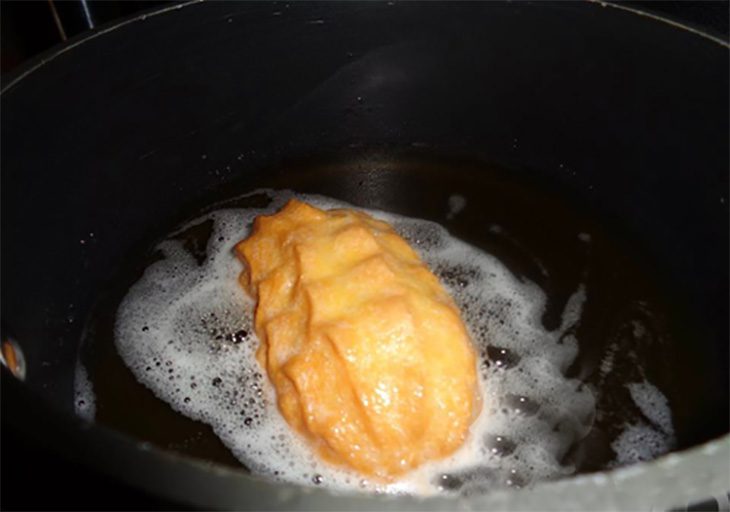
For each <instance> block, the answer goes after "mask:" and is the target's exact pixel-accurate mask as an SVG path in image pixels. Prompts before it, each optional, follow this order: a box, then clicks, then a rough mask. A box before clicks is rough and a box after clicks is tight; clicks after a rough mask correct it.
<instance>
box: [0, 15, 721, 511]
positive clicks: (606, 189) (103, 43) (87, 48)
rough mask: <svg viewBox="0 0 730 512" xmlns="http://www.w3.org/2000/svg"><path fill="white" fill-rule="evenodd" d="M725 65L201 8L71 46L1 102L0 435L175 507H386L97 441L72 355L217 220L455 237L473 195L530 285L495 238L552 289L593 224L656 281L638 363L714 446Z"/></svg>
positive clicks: (630, 46) (631, 40)
mask: <svg viewBox="0 0 730 512" xmlns="http://www.w3.org/2000/svg"><path fill="white" fill-rule="evenodd" d="M727 57H728V52H727V45H725V44H724V43H722V42H718V41H715V40H712V39H711V38H707V37H703V36H702V35H698V34H696V33H692V32H690V31H687V30H682V29H680V28H677V27H674V26H671V25H669V24H666V23H663V22H661V21H657V20H653V19H649V18H644V17H640V16H637V15H636V14H633V13H630V12H624V11H622V10H617V9H614V8H604V7H601V6H600V5H597V4H577V3H557V4H553V3H537V4H529V3H516V4H496V3H455V4H441V3H428V4H420V3H395V4H393V3H392V2H388V3H386V2H380V3H346V4H345V3H333V4H316V3H291V4H283V3H276V4H269V3H245V4H233V3H205V4H193V5H187V6H184V7H181V8H176V7H171V8H169V9H166V10H164V11H162V12H159V13H156V14H150V15H149V16H146V17H142V18H135V19H131V20H128V21H127V22H125V23H121V24H119V25H115V26H112V27H107V28H106V29H105V28H102V29H101V30H99V31H97V32H95V33H93V34H92V35H91V36H86V37H84V38H82V39H78V40H76V41H72V42H71V43H69V44H67V45H65V46H63V47H60V48H57V49H55V50H53V51H52V52H50V53H49V54H47V55H46V56H45V59H41V60H38V61H36V62H35V63H33V65H30V66H28V67H27V68H26V69H24V70H23V71H21V72H19V73H17V74H16V75H15V76H14V77H12V78H11V79H8V80H5V81H4V84H3V93H2V97H1V101H2V112H3V130H2V155H1V158H2V178H3V179H2V205H1V207H2V219H1V221H2V323H3V324H2V325H3V331H4V332H3V334H4V336H6V337H12V338H13V339H14V340H16V342H17V344H18V346H19V347H20V349H21V350H22V353H23V355H24V359H25V362H26V366H27V367H26V379H25V381H24V382H23V383H22V384H19V383H17V382H15V381H14V380H13V379H12V378H11V377H10V376H9V374H8V372H6V371H3V412H4V416H9V417H8V420H9V421H11V422H12V424H13V425H15V426H16V427H20V428H21V429H22V430H23V431H27V432H29V433H30V432H35V434H36V435H38V436H41V437H43V438H45V440H46V441H47V442H49V443H50V444H51V445H53V446H54V447H56V448H59V449H63V450H67V451H70V452H73V453H74V454H76V455H77V456H79V457H81V458H82V459H84V460H86V461H87V462H90V463H91V464H93V466H94V467H96V468H98V469H100V470H102V471H104V472H108V473H112V474H114V475H116V476H118V477H121V478H123V479H125V480H127V481H131V482H134V483H135V484H136V485H141V486H143V487H145V488H147V489H150V490H153V491H154V492H156V493H159V494H161V495H163V496H166V497H168V498H172V499H175V500H179V501H191V502H195V503H198V504H206V505H208V506H238V507H247V506H250V507H256V508H264V507H275V506H291V507H334V508H345V507H359V508H372V507H373V502H370V501H368V500H369V499H368V498H357V499H355V498H333V497H330V496H327V495H326V493H315V494H313V495H309V494H302V493H301V492H300V491H299V490H298V489H294V490H292V489H291V488H289V487H288V486H277V485H275V484H269V483H261V482H258V483H257V482H256V481H255V480H251V479H249V478H248V477H246V476H244V475H243V473H242V472H241V471H239V470H235V471H233V472H223V473H221V471H224V470H222V469H218V470H216V469H215V468H213V467H210V466H208V465H205V464H202V465H201V463H198V462H194V461H190V460H188V459H184V458H183V459H179V458H177V456H175V455H171V454H170V453H167V452H163V451H158V450H156V449H152V450H148V449H146V448H144V447H143V448H144V449H140V448H139V446H138V445H137V444H136V443H135V441H134V440H133V439H131V438H128V437H124V436H121V437H120V435H119V434H117V433H115V432H114V431H111V430H109V429H106V428H103V427H98V426H94V427H88V426H83V425H82V424H81V423H80V422H79V421H78V420H76V419H74V418H72V412H73V407H74V397H73V378H74V367H75V362H76V357H77V352H78V347H79V343H80V340H81V338H82V334H83V332H84V327H85V326H86V325H87V324H86V321H87V318H88V316H89V313H90V312H91V311H92V309H93V308H94V307H100V306H99V305H98V304H99V301H100V297H107V296H109V295H114V293H118V290H117V288H119V287H122V288H123V286H122V284H124V283H123V281H124V280H123V279H122V280H121V281H120V279H121V278H120V276H124V275H127V274H125V272H131V270H129V264H128V262H129V261H130V260H134V259H135V258H136V257H137V256H136V255H138V254H141V253H142V252H144V251H145V250H147V249H148V248H149V247H150V246H151V244H152V243H153V242H154V241H155V240H156V239H157V238H158V237H160V236H161V235H163V234H164V233H165V232H167V231H169V229H170V228H171V227H172V226H174V225H175V223H177V222H179V221H181V220H183V219H184V218H185V216H187V215H189V214H192V213H193V212H195V211H199V210H200V209H201V208H205V207H206V205H210V204H212V203H214V202H216V201H221V200H224V199H227V198H231V197H235V196H236V195H237V194H240V193H242V192H245V191H248V190H251V189H252V188H256V187H259V186H274V187H280V188H281V187H291V188H295V189H297V190H302V191H310V192H317V193H323V194H327V195H330V196H333V197H337V198H341V199H345V200H348V201H350V202H352V203H354V204H357V205H361V206H367V207H375V208H383V209H387V210H391V211H395V212H399V213H406V214H409V215H413V216H418V217H425V218H432V219H435V220H438V221H442V222H445V219H444V216H445V213H446V210H445V206H444V205H446V204H447V201H448V197H449V195H450V194H451V193H453V192H455V191H458V192H460V193H463V194H465V195H466V196H468V208H467V209H466V210H465V215H463V216H458V217H456V218H455V219H453V220H452V221H450V222H449V223H448V227H449V229H451V230H452V231H453V232H454V233H456V234H458V235H459V236H461V237H462V238H465V239H467V240H469V241H472V242H473V243H477V244H479V245H482V246H484V247H485V248H487V249H493V250H494V251H496V252H499V251H503V256H504V257H505V258H507V259H509V260H510V261H512V262H513V264H514V265H515V268H517V271H519V272H523V273H524V274H525V275H526V276H527V277H528V278H532V279H537V280H539V276H537V274H535V273H534V269H531V268H530V266H529V264H527V263H521V261H522V260H521V259H520V255H519V254H518V253H519V251H515V250H513V249H514V248H513V249H509V247H508V246H509V244H508V243H506V242H505V243H501V242H499V241H498V240H490V239H489V237H488V236H487V235H486V234H485V233H484V232H483V228H484V226H485V223H487V222H490V221H493V220H494V219H498V220H499V221H500V222H501V223H502V224H506V225H507V226H510V227H511V229H512V231H514V232H516V233H517V236H518V238H519V237H520V236H522V238H523V239H524V240H528V242H526V243H527V245H528V246H530V244H532V245H531V246H530V247H532V249H534V250H538V249H539V250H538V252H540V253H541V254H542V255H543V256H544V257H545V258H547V259H548V260H550V261H554V262H555V265H556V266H557V267H556V268H562V267H560V264H559V262H560V261H566V260H565V258H564V257H566V256H567V257H568V258H570V257H571V254H572V253H571V251H570V249H565V246H564V245H561V244H559V243H557V241H559V240H562V239H563V238H561V237H566V236H568V233H570V232H572V231H575V230H576V229H578V228H580V227H583V226H586V225H589V226H600V228H597V229H599V230H600V231H601V232H602V233H605V236H606V239H607V240H608V239H610V240H613V241H616V240H617V242H615V243H616V246H617V247H621V248H622V249H621V250H619V251H618V252H611V251H608V252H606V253H605V254H604V257H603V260H602V261H603V263H601V264H600V265H599V267H598V268H602V269H604V270H606V272H608V271H609V270H610V271H611V272H615V274H611V276H612V278H611V279H608V278H607V279H606V281H614V282H617V283H624V285H625V286H624V285H621V286H618V285H617V287H616V289H617V290H619V291H616V292H615V293H619V294H620V293H626V294H630V290H632V289H634V288H633V287H634V284H636V283H637V282H638V281H642V279H644V277H646V282H647V283H649V284H646V287H647V288H646V289H651V293H652V294H653V295H652V296H653V297H665V298H666V300H665V299H660V300H664V302H663V304H664V306H663V307H664V309H663V311H665V312H666V315H665V316H666V317H667V318H668V320H667V322H668V323H669V324H671V325H669V326H668V327H667V329H668V330H669V331H671V336H670V338H671V340H672V342H671V344H670V345H668V346H666V347H662V350H661V351H659V352H658V353H651V354H647V355H646V356H645V357H646V359H647V361H649V360H654V363H651V364H653V365H654V367H655V369H654V370H653V371H654V373H655V374H656V375H657V376H658V377H657V379H659V381H660V384H661V385H662V389H663V390H664V391H665V393H666V394H667V395H668V397H669V398H670V401H671V402H672V406H673V410H674V412H675V415H676V416H677V417H678V418H679V419H678V427H677V428H678V433H677V435H678V442H679V446H678V448H681V449H684V448H691V447H693V446H697V445H700V444H702V443H704V442H706V441H709V440H711V439H714V438H717V437H719V436H722V435H723V434H725V433H727V432H728V389H727V382H728V322H727V318H728V317H727V312H728V268H727V267H728V265H727V263H728V95H727V91H728V67H727ZM494 190H500V191H507V192H506V193H505V194H498V195H495V193H494ZM92 233H93V235H92ZM612 243H613V242H612ZM490 244H491V245H490ZM609 245H610V244H609ZM510 251H512V252H510ZM533 252H534V251H533ZM551 255H552V256H551ZM573 255H574V254H573ZM610 255H614V256H615V258H612V256H610ZM621 258H626V259H625V260H622V259H621ZM523 259H524V258H523ZM567 261H571V260H570V259H568V260H567ZM612 262H613V263H612ZM601 265H603V266H601ZM564 266H565V267H566V268H565V269H563V270H564V271H565V272H567V271H568V270H567V267H570V265H564ZM647 269H650V271H649V274H651V275H650V276H647V275H646V272H644V271H645V270H647ZM531 272H532V274H531ZM558 272H559V271H558ZM622 272H623V273H622ZM536 276H537V277H536ZM557 281H558V282H556V283H554V287H555V294H556V296H558V297H559V296H560V294H561V293H565V289H564V288H566V287H567V284H565V286H562V285H561V283H562V282H563V281H561V280H560V279H558V280H557ZM568 282H569V278H568V277H566V278H565V279H564V283H568ZM642 282H643V281H642ZM120 283H122V284H120ZM127 284H128V283H127ZM541 284H542V285H544V286H548V285H549V284H550V283H541ZM561 286H562V287H561ZM607 286H608V285H607ZM641 286H644V285H643V284H636V287H638V288H641ZM611 289H612V290H613V288H611ZM622 290H623V291H622ZM627 290H629V291H627ZM614 291H615V290H614ZM108 300H112V299H108ZM675 313H676V315H675ZM675 320H676V322H675V324H676V325H675V324H673V322H674V321H675ZM601 325H602V324H601V323H600V321H598V320H596V323H595V324H594V326H593V330H594V331H595V332H596V333H600V332H601V329H602V327H601ZM596 350H597V351H599V352H600V349H599V348H596ZM586 353H587V354H589V353H591V349H590V348H586ZM575 371H576V372H577V371H579V370H578V369H576V370H575ZM129 430H131V431H133V432H134V429H132V428H130V429H128V431H129ZM142 438H143V439H144V436H142ZM152 440H153V442H154V443H155V444H153V446H161V447H162V448H165V443H164V442H163V441H162V440H160V439H156V438H155V439H152ZM145 447H146V445H145ZM204 452H205V450H203V453H204ZM100 454H103V456H100ZM221 457H223V456H221ZM213 458H214V459H215V457H213ZM218 462H221V461H220V460H219V461H218ZM589 469H590V468H589ZM196 489H197V490H196ZM201 489H207V490H201ZM251 489H257V492H255V493H252V491H251ZM649 494H650V493H649ZM649 494H647V496H649ZM312 496H314V497H312ZM688 498H689V497H688ZM310 499H311V500H324V501H308V500H310ZM637 499H639V500H640V499H643V498H641V497H637ZM389 503H391V502H389ZM392 503H393V505H392V506H393V507H395V508H400V507H402V506H412V505H413V504H412V503H411V504H410V505H409V504H408V503H405V504H404V503H402V502H392ZM515 503H517V502H515ZM441 505H443V503H441ZM377 506H378V507H379V506H381V504H378V505H377ZM387 506H390V505H387Z"/></svg>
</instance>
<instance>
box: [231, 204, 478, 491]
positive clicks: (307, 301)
mask: <svg viewBox="0 0 730 512" xmlns="http://www.w3.org/2000/svg"><path fill="white" fill-rule="evenodd" d="M236 252H237V254H238V256H239V258H240V259H241V260H242V261H243V262H244V263H245V270H244V272H243V273H242V274H241V283H242V285H243V286H244V287H245V289H246V290H247V291H248V292H249V293H250V294H251V295H252V296H253V297H254V298H257V299H258V304H257V306H256V312H255V327H256V332H257V334H258V336H259V338H260V340H261V346H260V347H259V349H258V352H257V357H258V360H259V362H260V363H261V365H262V366H263V367H264V368H266V371H267V373H268V376H269V378H270V380H271V382H272V383H273V385H274V387H275V389H276V393H277V399H278V405H279V409H280V411H281V413H282V414H283V416H284V418H285V419H286V420H287V422H288V423H289V424H290V425H291V426H292V427H294V428H295V429H296V430H297V431H299V432H300V433H301V434H303V435H304V436H305V437H306V438H307V439H308V440H309V441H310V442H311V443H312V444H313V445H314V447H315V448H316V450H317V451H318V452H319V454H320V455H321V456H323V457H324V458H325V459H327V460H329V461H331V462H334V463H337V464H344V465H347V466H349V467H351V468H354V469H356V470H358V471H360V472H362V473H365V474H367V475H372V476H376V477H379V478H383V479H390V478H392V477H394V476H397V475H399V474H402V473H404V472H406V471H408V470H409V469H412V468H414V467H416V466H418V465H419V464H421V463H423V462H426V461H428V460H431V459H437V458H441V457H444V456H446V455H448V454H450V453H452V452H453V451H454V450H456V449H457V448H458V447H459V446H460V445H461V444H462V442H463V441H464V439H465V437H466V435H467V432H468V429H469V425H470V424H471V422H472V420H473V419H474V417H475V416H476V413H477V412H478V409H479V397H478V395H477V391H476V389H477V377H476V364H475V356H474V351H473V348H472V345H471V342H470V340H469V337H468V335H467V332H466V329H465V327H464V324H463V322H462V321H461V318H460V316H459V312H458V310H457V308H456V306H455V305H454V303H453V300H452V299H451V297H450V296H449V295H448V294H447V293H446V291H445V290H444V289H443V287H442V286H441V284H440V283H439V281H438V279H437V278H436V276H434V275H433V274H432V273H431V272H430V271H429V270H428V268H427V267H426V266H425V265H424V264H423V263H422V262H421V260H420V258H419V257H418V255H417V254H416V253H415V251H414V250H413V249H411V247H410V246H409V245H408V243H407V242H406V241H405V240H403V239H402V238H401V237H400V236H398V234H397V233H396V232H395V231H394V230H393V229H392V228H391V227H390V226H389V225H388V224H386V223H385V222H381V221H378V220H375V219H373V218H372V217H370V216H368V215H366V214H363V213H360V212H356V211H351V210H331V211H323V210H320V209H317V208H314V207H312V206H309V205H307V204H305V203H302V202H300V201H297V200H291V201H290V202H289V203H288V204H287V205H286V206H285V207H284V208H283V209H282V210H281V211H280V212H278V213H276V214H275V215H271V216H260V217H258V218H257V219H256V221H255V222H254V226H253V232H252V234H251V236H250V237H249V238H248V239H246V240H244V241H242V242H240V243H239V244H238V245H237V246H236Z"/></svg>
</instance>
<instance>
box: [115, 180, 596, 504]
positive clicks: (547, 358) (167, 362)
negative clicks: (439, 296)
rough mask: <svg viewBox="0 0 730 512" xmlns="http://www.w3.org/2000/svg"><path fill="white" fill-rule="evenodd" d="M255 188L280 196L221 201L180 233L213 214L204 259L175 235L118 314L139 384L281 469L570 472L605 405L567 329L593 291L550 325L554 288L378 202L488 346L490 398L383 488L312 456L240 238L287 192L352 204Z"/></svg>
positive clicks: (292, 477) (330, 479)
mask: <svg viewBox="0 0 730 512" xmlns="http://www.w3.org/2000/svg"><path fill="white" fill-rule="evenodd" d="M253 194H258V195H265V196H268V197H269V199H270V204H269V205H268V206H267V207H265V208H260V209H229V210H218V211H216V212H213V213H210V214H208V215H205V216H203V217H201V218H199V219H196V220H195V221H192V222H190V223H188V224H186V225H185V226H183V227H182V228H181V229H180V230H178V231H177V232H176V233H181V232H183V231H184V230H185V229H187V228H189V227H191V226H193V225H196V224H199V223H201V222H205V221H213V224H214V227H213V234H212V235H211V236H210V239H209V242H208V246H207V257H206V259H205V261H203V263H202V264H198V262H197V261H196V259H195V258H194V257H193V256H192V255H191V254H189V253H188V251H187V250H186V249H185V248H184V247H183V244H182V242H180V241H175V240H168V241H165V242H163V243H162V244H161V245H160V246H159V250H160V251H162V253H163V254H164V259H162V260H161V261H157V262H156V263H154V264H152V265H151V266H150V267H149V268H147V270H146V272H145V273H144V275H143V277H142V278H141V279H140V281H139V282H137V283H136V284H135V285H134V286H132V288H131V289H130V290H129V292H128V294H127V296H126V297H125V299H124V300H123V302H122V304H121V305H120V308H119V311H118V314H117V319H116V326H115V340H116V346H117V349H118V351H119V353H120V354H121V356H122V358H123V359H124V361H125V362H126V364H127V365H128V366H129V367H130V369H131V370H132V372H133V373H134V375H135V376H136V377H137V379H138V380H139V381H140V382H142V383H143V384H145V385H146V386H148V387H149V388H150V389H151V390H152V391H153V392H154V393H155V394H156V395H157V396H158V397H159V398H161V399H162V400H165V401H166V402H168V403H169V404H170V405H171V406H172V407H173V408H174V409H175V410H177V411H179V412H180V413H182V414H184V415H186V416H189V417H191V418H194V419H197V420H201V421H204V422H206V423H208V424H210V425H211V426H212V427H213V429H214V431H215V432H216V434H217V435H218V436H219V437H220V438H221V440H222V441H223V442H224V443H225V444H226V445H227V446H228V447H229V448H230V449H231V451H232V452H233V453H234V454H235V456H236V457H238V458H239V459H240V460H241V461H242V462H243V463H244V464H245V465H247V466H248V467H249V468H251V469H252V471H254V472H257V473H260V474H263V475H266V476H269V477H272V478H276V479H281V480H286V481H291V482H297V483H302V484H310V485H315V484H318V485H327V486H329V487H331V488H334V489H344V490H362V489H366V490H375V491H380V492H394V493H401V492H409V493H419V494H430V493H434V492H437V491H439V489H442V490H443V489H445V490H446V491H448V490H450V489H451V490H453V489H455V488H457V487H458V488H460V489H461V490H462V491H464V492H468V491H469V490H474V489H477V490H478V489H482V488H489V487H494V486H503V485H520V486H522V485H527V484H529V483H530V482H532V481H535V480H539V479H543V478H554V477H557V476H562V475H566V474H570V473H571V472H572V471H573V469H572V468H570V467H564V466H562V465H561V464H560V460H561V458H562V457H563V455H564V454H565V452H566V451H567V450H568V449H569V447H570V446H571V445H572V444H573V443H574V442H576V441H577V440H579V439H580V438H582V437H583V436H584V435H585V434H586V433H587V431H588V430H589V428H590V426H591V423H592V420H593V415H594V411H595V401H594V398H593V395H592V393H591V392H590V390H589V389H588V388H587V387H585V386H581V384H580V382H578V381H577V380H572V379H568V378H566V377H565V376H564V375H563V372H564V371H565V369H566V368H567V367H568V366H569V365H570V364H571V363H572V361H573V360H574V358H575V356H576V354H577V350H578V345H577V340H576V339H575V338H574V336H573V335H572V334H570V333H571V332H573V330H574V327H575V325H576V323H577V322H579V320H580V314H581V309H582V304H583V301H584V300H585V296H586V293H585V290H584V289H583V288H582V287H580V288H579V289H578V290H577V291H576V292H575V293H574V295H573V296H572V297H571V298H570V300H569V301H568V304H567V305H566V308H565V312H564V315H563V318H562V322H561V325H560V327H559V328H558V329H557V330H555V331H547V330H546V329H545V328H544V327H543V325H542V323H541V316H542V313H543V311H544V308H545V303H546V298H545V295H544V293H543V291H542V290H541V289H540V288H539V287H537V286H536V285H534V284H532V283H530V282H526V281H522V280H520V279H518V278H517V277H515V276H514V275H513V274H512V273H511V272H510V271H509V270H508V269H507V268H506V267H505V266H504V265H503V264H502V263H500V262H499V261H498V260H497V259H496V258H494V257H492V256H490V255H489V254H486V253H484V252H482V251H481V250H479V249H477V248H475V247H472V246H469V245H467V244H465V243H463V242H461V241H459V240H457V239H455V238H454V237H452V236H450V235H449V234H448V232H447V231H446V230H445V229H444V228H442V227H441V226H440V225H438V224H436V223H433V222H429V221H424V220H417V219H411V218H406V217H401V216H396V215H392V214H387V213H383V212H375V211H370V212H369V213H371V214H372V215H373V216H375V217H377V218H380V219H382V220H385V221H387V222H389V223H391V224H392V225H393V226H394V227H395V228H396V229H397V230H398V231H399V233H401V235H402V236H404V238H406V239H407V240H409V241H410V242H411V243H412V245H413V246H414V248H415V249H416V250H417V251H418V252H419V253H420V254H421V256H422V257H423V258H424V261H426V262H427V263H428V264H429V266H430V267H431V269H432V270H434V272H435V273H436V274H437V275H439V277H440V278H441V279H442V282H443V283H444V285H445V286H446V287H447V289H448V290H449V291H450V292H451V293H452V295H453V296H454V298H455V300H456V302H457V303H458V305H459V307H460V308H461V311H462V314H463V317H464V320H465V322H466V323H467V325H468V328H469V330H470V332H471V335H472V338H473V340H474V342H475V344H476V345H477V347H478V350H479V352H480V382H481V388H482V389H481V391H482V396H483V398H484V404H485V405H484V408H483V410H482V413H481V414H480V416H479V418H477V420H476V421H475V423H474V425H473V426H472V428H471V432H470V436H469V438H468V440H467V441H466V443H465V444H464V446H462V448H461V449H460V450H459V451H458V452H457V453H455V454H454V455H453V456H451V457H449V458H448V459H445V460H441V461H437V462H431V463H429V464H425V465H423V466H422V467H420V468H418V469H417V470H415V471H413V472H412V473H410V474H408V475H406V476H405V477H404V478H403V479H401V480H400V481H398V482H396V483H393V484H390V485H387V486H383V485H381V484H377V483H373V482H368V481H366V480H364V479H363V478H362V477H361V476H359V475H357V474H354V473H352V472H349V471H346V470H341V469H338V468H334V467H332V466H330V465H328V464H325V463H323V462H322V461H320V460H319V459H318V458H317V457H316V456H314V455H313V454H312V453H311V451H310V450H309V448H308V446H306V445H305V444H304V443H303V442H302V441H301V440H300V439H299V437H298V435H297V434H295V433H293V431H292V430H291V429H290V428H289V427H288V425H287V424H286V422H285V421H284V420H283V418H282V417H281V415H280V414H279V412H278V410H277V408H276V405H275V396H274V391H273V389H272V387H271V386H270V385H269V383H268V381H267V379H266V376H265V375H262V374H263V373H264V372H263V371H262V369H261V368H260V367H259V365H258V363H257V361H256V360H255V357H254V353H255V350H256V348H257V346H258V344H259V341H258V340H257V338H256V336H255V334H254V332H253V328H252V310H253V306H254V304H253V302H252V301H251V299H249V298H248V297H247V296H246V295H245V294H244V292H243V291H242V289H241V287H240V286H239V284H238V276H239V273H240V271H241V264H240V263H239V262H238V261H237V259H236V258H235V257H234V255H233V252H232V249H233V247H234V245H235V244H236V243H237V242H238V241H239V240H241V239H242V238H244V237H246V236H247V235H248V230H249V228H250V225H251V223H252V221H253V219H254V218H255V217H256V216H257V215H260V214H271V213H273V212H274V211H276V210H278V209H279V208H281V206H283V205H284V204H285V203H286V201H287V200H288V199H289V198H291V197H295V196H296V197H299V198H300V199H302V200H304V201H307V202H308V203H310V204H313V205H315V206H318V207H321V208H339V207H350V208H351V206H350V205H347V204H345V203H342V202H339V201H335V200H332V199H328V198H323V197H320V196H302V195H296V194H294V193H293V192H290V191H269V190H264V191H256V192H255V193H252V194H251V195H253ZM488 361H489V362H488ZM442 475H446V476H442Z"/></svg>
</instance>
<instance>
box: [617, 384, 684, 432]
mask: <svg viewBox="0 0 730 512" xmlns="http://www.w3.org/2000/svg"><path fill="white" fill-rule="evenodd" d="M626 387H627V388H628V390H629V393H630V394H631V399H632V400H633V401H634V403H635V404H636V406H637V407H638V408H639V409H640V410H641V412H642V414H643V415H644V416H645V417H646V419H648V420H649V421H650V422H651V423H653V424H654V425H655V426H656V427H658V428H659V429H660V430H662V431H663V432H664V433H665V434H667V436H670V437H671V436H673V435H674V427H673V426H672V411H671V410H670V409H669V401H668V400H667V398H666V397H665V396H664V395H663V394H662V392H661V391H659V390H658V389H657V388H656V386H654V385H653V384H651V383H650V382H646V381H644V382H632V383H629V384H627V385H626Z"/></svg>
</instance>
